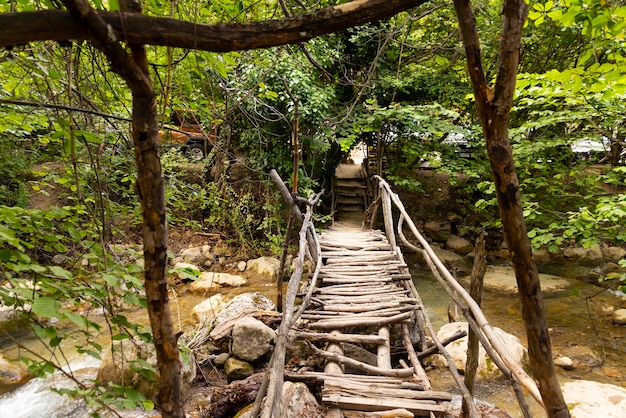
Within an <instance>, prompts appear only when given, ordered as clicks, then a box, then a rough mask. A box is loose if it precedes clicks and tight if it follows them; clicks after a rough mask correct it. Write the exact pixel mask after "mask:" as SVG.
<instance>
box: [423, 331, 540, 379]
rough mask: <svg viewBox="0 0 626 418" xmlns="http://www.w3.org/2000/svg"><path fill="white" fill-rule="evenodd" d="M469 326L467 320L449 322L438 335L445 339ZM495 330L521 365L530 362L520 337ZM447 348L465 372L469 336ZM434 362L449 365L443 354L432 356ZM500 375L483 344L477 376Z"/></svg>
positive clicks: (438, 365) (434, 363)
mask: <svg viewBox="0 0 626 418" xmlns="http://www.w3.org/2000/svg"><path fill="white" fill-rule="evenodd" d="M467 328H468V326H467V322H452V323H449V324H445V325H444V326H442V327H441V329H439V331H438V332H437V337H438V338H439V339H440V340H443V339H446V338H448V337H450V336H452V335H454V334H455V333H456V332H458V331H459V330H465V331H466V332H467ZM493 330H494V332H495V333H496V334H497V335H498V336H499V337H500V339H502V342H503V345H504V346H505V347H507V348H508V350H509V352H510V353H511V356H512V358H513V359H514V360H515V361H516V362H518V363H519V364H520V365H523V364H525V363H527V362H528V359H527V354H526V349H525V348H524V346H523V345H522V343H521V342H520V340H519V338H517V337H516V336H514V335H511V334H508V333H506V332H504V331H502V330H501V329H499V328H495V327H494V328H493ZM446 349H447V351H448V352H449V353H450V355H451V356H452V358H453V359H454V364H455V365H456V367H457V369H458V370H459V372H461V373H463V372H464V371H465V361H466V358H467V336H465V337H463V338H461V339H459V340H456V341H454V342H452V343H450V344H449V345H447V346H446ZM432 364H433V365H434V366H436V367H439V368H447V367H448V365H447V364H448V363H447V362H446V359H445V357H443V356H442V355H441V354H435V355H433V356H432ZM500 375H501V372H500V370H499V369H498V368H497V367H496V365H495V364H494V363H493V361H492V360H491V359H490V358H489V357H488V356H487V355H486V354H485V350H484V349H483V348H482V346H481V347H480V350H479V354H478V370H477V376H478V377H481V378H492V377H497V376H500Z"/></svg>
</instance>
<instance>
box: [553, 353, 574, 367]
mask: <svg viewBox="0 0 626 418" xmlns="http://www.w3.org/2000/svg"><path fill="white" fill-rule="evenodd" d="M554 365H555V366H559V367H560V368H562V369H563V370H574V361H573V360H572V359H571V358H569V357H561V356H559V357H557V358H555V359H554Z"/></svg>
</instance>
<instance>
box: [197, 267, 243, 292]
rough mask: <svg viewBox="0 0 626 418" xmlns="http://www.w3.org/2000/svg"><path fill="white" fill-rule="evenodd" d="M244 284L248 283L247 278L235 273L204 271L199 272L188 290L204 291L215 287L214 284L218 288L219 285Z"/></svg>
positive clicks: (236, 285) (232, 285) (233, 285)
mask: <svg viewBox="0 0 626 418" xmlns="http://www.w3.org/2000/svg"><path fill="white" fill-rule="evenodd" d="M246 284H248V280H246V279H245V278H243V277H241V276H238V275H236V274H229V273H215V272H212V271H205V272H203V273H200V276H198V280H196V281H195V282H193V283H191V285H189V290H191V291H192V292H199V293H204V292H207V291H209V290H211V289H215V287H216V286H218V288H219V286H231V287H239V286H245V285H246Z"/></svg>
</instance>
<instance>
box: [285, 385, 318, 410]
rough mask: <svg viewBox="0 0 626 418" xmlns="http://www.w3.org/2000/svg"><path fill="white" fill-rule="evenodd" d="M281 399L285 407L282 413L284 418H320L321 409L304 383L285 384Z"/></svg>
mask: <svg viewBox="0 0 626 418" xmlns="http://www.w3.org/2000/svg"><path fill="white" fill-rule="evenodd" d="M282 399H283V405H285V404H286V405H287V407H286V408H283V411H282V412H283V416H284V417H286V418H301V417H302V418H304V417H311V418H313V417H319V416H322V408H321V407H320V405H319V404H318V403H317V400H316V399H315V396H313V394H312V393H311V392H310V391H309V388H307V386H306V385H305V384H304V383H293V382H285V383H284V384H283V396H282Z"/></svg>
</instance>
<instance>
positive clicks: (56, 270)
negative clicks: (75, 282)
mask: <svg viewBox="0 0 626 418" xmlns="http://www.w3.org/2000/svg"><path fill="white" fill-rule="evenodd" d="M48 269H49V270H50V273H52V274H53V275H55V276H57V277H62V278H64V279H68V280H69V279H71V278H72V273H70V272H69V271H67V270H65V269H64V268H63V267H59V266H49V267H48Z"/></svg>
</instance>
